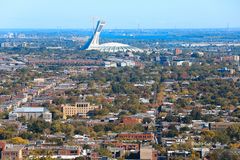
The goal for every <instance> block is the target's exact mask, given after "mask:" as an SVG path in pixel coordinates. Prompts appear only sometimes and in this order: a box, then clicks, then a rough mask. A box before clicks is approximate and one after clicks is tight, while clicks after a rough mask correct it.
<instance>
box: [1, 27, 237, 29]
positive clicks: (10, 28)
mask: <svg viewBox="0 0 240 160" xmlns="http://www.w3.org/2000/svg"><path fill="white" fill-rule="evenodd" d="M167 29H170V30H178V29H179V30H181V29H193V30H194V29H225V30H229V29H240V27H229V28H227V27H179V28H177V27H169V28H168V27H166V28H165V27H163V28H105V29H104V30H167ZM0 30H93V28H75V27H72V28H70V27H66V28H64V27H56V28H53V27H49V28H45V27H43V28H34V27H33V28H22V27H20V28H0Z"/></svg>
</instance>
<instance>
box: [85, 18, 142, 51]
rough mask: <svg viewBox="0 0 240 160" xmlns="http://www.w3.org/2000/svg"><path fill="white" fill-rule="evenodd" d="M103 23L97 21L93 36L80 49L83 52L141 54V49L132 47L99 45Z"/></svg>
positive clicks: (111, 43) (113, 44)
mask: <svg viewBox="0 0 240 160" xmlns="http://www.w3.org/2000/svg"><path fill="white" fill-rule="evenodd" d="M104 25H105V22H103V21H98V23H97V27H96V29H95V32H94V34H93V36H92V37H91V38H90V39H89V40H88V42H87V43H86V44H85V46H84V47H83V48H82V49H83V50H97V51H100V52H109V53H116V52H133V53H136V52H143V50H142V49H140V48H137V47H133V46H130V45H127V44H122V43H116V42H110V43H103V44H100V43H99V40H100V34H101V32H102V30H103V27H104Z"/></svg>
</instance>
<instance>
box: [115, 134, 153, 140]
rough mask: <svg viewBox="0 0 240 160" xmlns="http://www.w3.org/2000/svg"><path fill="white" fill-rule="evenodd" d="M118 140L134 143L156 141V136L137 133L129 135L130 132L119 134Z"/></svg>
mask: <svg viewBox="0 0 240 160" xmlns="http://www.w3.org/2000/svg"><path fill="white" fill-rule="evenodd" d="M117 138H118V139H123V140H130V141H131V140H132V141H135V140H136V141H154V140H155V135H154V133H152V132H147V133H144V132H137V133H129V132H123V133H119V134H118V135H117Z"/></svg>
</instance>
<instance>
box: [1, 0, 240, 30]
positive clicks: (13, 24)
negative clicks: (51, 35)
mask: <svg viewBox="0 0 240 160" xmlns="http://www.w3.org/2000/svg"><path fill="white" fill-rule="evenodd" d="M98 19H101V20H104V21H106V23H107V25H106V28H109V29H129V28H135V29H137V28H142V29H153V28H160V29H161V28H227V27H229V28H240V0H0V28H37V29H41V28H63V29H64V28H73V29H77V28H81V29H84V28H93V24H94V22H95V23H96V20H98Z"/></svg>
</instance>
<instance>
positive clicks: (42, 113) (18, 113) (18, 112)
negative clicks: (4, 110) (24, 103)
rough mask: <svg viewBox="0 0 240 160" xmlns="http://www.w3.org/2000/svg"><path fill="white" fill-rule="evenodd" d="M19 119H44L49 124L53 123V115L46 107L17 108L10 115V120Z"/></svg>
mask: <svg viewBox="0 0 240 160" xmlns="http://www.w3.org/2000/svg"><path fill="white" fill-rule="evenodd" d="M19 117H25V119H26V120H30V119H38V118H42V119H44V120H45V121H47V122H51V121H52V113H50V112H49V110H48V109H46V108H44V107H22V108H16V109H15V110H13V111H12V112H10V113H9V120H17V118H19Z"/></svg>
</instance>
